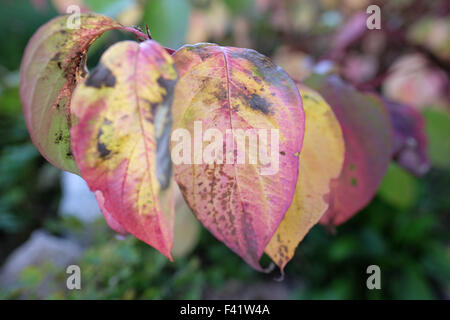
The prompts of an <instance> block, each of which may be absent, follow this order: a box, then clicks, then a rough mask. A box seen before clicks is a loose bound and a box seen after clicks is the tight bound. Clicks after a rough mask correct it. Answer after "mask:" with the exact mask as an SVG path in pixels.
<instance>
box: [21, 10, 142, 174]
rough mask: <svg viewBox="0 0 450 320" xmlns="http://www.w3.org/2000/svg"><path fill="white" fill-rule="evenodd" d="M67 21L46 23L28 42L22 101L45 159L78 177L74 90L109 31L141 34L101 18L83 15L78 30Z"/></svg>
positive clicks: (36, 141) (34, 139)
mask: <svg viewBox="0 0 450 320" xmlns="http://www.w3.org/2000/svg"><path fill="white" fill-rule="evenodd" d="M68 19H69V16H68V15H67V16H61V17H57V18H55V19H53V20H51V21H49V22H47V23H46V24H45V25H43V26H42V27H41V28H39V30H38V31H36V33H35V34H34V35H33V37H32V38H31V39H30V41H29V42H28V45H27V48H26V50H25V53H24V56H23V58H22V63H21V66H20V98H21V101H22V106H23V111H24V114H25V120H26V124H27V127H28V131H29V133H30V136H31V139H32V140H33V143H34V144H35V146H36V147H37V148H38V150H39V151H40V152H41V154H42V155H43V156H44V157H45V158H46V159H47V160H48V161H49V162H51V163H52V164H53V165H55V166H56V167H58V168H60V169H63V170H67V171H71V172H73V173H77V174H78V173H79V171H78V168H77V166H76V164H75V162H74V159H73V155H72V150H71V146H70V132H69V131H70V127H71V115H70V101H71V98H72V92H73V90H74V88H75V86H76V85H77V84H78V83H80V82H82V81H84V79H85V78H86V76H87V71H86V69H85V62H86V55H87V50H88V49H89V46H90V45H91V44H92V42H94V40H95V39H97V38H98V37H99V36H101V35H102V34H103V33H104V32H106V31H108V30H112V29H122V30H127V31H131V32H134V33H136V34H140V32H139V31H137V30H134V29H132V28H128V27H124V26H122V25H121V24H119V23H118V22H116V21H114V20H112V19H110V18H108V17H105V16H102V15H98V14H92V13H89V14H82V15H81V17H80V26H81V28H80V29H70V28H68V27H67V20H68Z"/></svg>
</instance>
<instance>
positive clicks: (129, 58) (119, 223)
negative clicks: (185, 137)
mask: <svg viewBox="0 0 450 320" xmlns="http://www.w3.org/2000/svg"><path fill="white" fill-rule="evenodd" d="M176 80H177V73H176V71H175V68H174V65H173V59H172V57H171V56H170V55H169V54H168V53H167V51H166V50H165V49H164V48H163V47H161V46H160V45H159V44H158V43H156V42H155V41H153V40H147V41H144V42H141V43H140V44H138V43H137V42H133V41H123V42H119V43H117V44H115V45H113V46H112V47H110V48H109V49H108V50H107V51H106V52H105V53H104V54H103V56H102V58H101V60H100V62H99V65H98V66H97V67H96V69H95V70H94V71H93V72H92V74H91V75H90V76H89V77H88V78H87V80H86V81H85V82H84V83H82V84H80V85H79V86H78V87H77V89H76V90H75V92H74V95H73V99H72V106H71V108H72V113H73V116H74V118H75V119H74V120H75V121H74V122H75V124H74V126H73V127H72V129H71V141H72V148H73V151H74V156H75V159H76V162H77V165H78V167H79V168H80V171H81V175H82V176H83V178H84V179H85V180H86V182H87V183H88V185H89V187H90V189H91V190H92V191H95V192H96V195H97V199H99V202H100V205H101V207H102V209H103V214H104V215H105V217H106V219H107V221H108V224H109V225H110V226H111V227H112V228H113V229H115V230H117V231H119V232H120V231H126V232H128V233H131V234H133V235H134V236H136V237H137V238H139V239H141V240H142V241H144V242H146V243H148V244H149V245H151V246H153V247H154V248H156V249H157V250H159V251H160V252H161V253H163V254H164V255H166V256H167V257H169V258H171V253H170V252H171V249H172V242H173V210H162V209H161V204H160V203H159V201H158V195H159V194H160V189H161V185H166V186H167V185H168V184H169V182H170V176H164V175H162V176H161V177H162V180H158V179H159V178H160V175H158V174H157V172H159V171H158V167H159V166H160V163H157V161H156V159H157V153H160V152H159V151H160V150H165V151H164V152H162V154H163V155H162V156H161V158H162V159H164V158H167V159H169V161H170V155H169V148H168V146H165V145H164V144H165V143H166V144H168V143H169V140H168V138H167V136H168V135H169V134H168V132H170V123H171V113H170V106H171V102H172V98H173V90H174V86H175V83H176ZM164 153H165V156H164ZM169 190H170V189H169ZM169 199H170V198H169ZM100 200H101V201H100ZM172 200H173V199H172Z"/></svg>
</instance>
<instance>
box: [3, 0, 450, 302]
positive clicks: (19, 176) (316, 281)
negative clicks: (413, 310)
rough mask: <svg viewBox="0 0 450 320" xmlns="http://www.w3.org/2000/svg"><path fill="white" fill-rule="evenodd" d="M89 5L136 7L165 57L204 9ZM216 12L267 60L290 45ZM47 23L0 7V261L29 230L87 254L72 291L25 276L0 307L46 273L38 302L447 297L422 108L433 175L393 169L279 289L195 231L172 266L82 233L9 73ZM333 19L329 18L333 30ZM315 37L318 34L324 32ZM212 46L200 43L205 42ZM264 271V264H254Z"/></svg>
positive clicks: (319, 237)
mask: <svg viewBox="0 0 450 320" xmlns="http://www.w3.org/2000/svg"><path fill="white" fill-rule="evenodd" d="M331 2H332V1H331ZM406 2H408V1H406ZM88 3H90V4H91V5H92V6H95V8H97V10H98V11H99V12H102V13H104V14H109V15H112V16H115V15H118V14H119V13H120V12H121V11H122V10H124V7H123V6H124V3H125V4H127V3H128V5H129V4H130V3H131V4H133V3H134V4H136V3H139V4H143V5H142V12H141V13H142V18H141V22H142V23H141V25H143V22H146V23H148V24H149V26H150V29H151V31H152V36H153V37H154V38H155V39H156V40H159V41H160V42H161V43H162V44H163V45H165V46H167V47H172V48H177V47H178V46H180V45H181V44H182V43H183V41H184V39H185V37H186V36H187V35H186V33H187V32H188V28H189V26H188V22H189V19H190V18H189V17H190V16H191V15H192V10H194V9H195V10H200V11H201V10H206V9H205V8H207V7H208V1H187V0H185V1H172V0H171V1H166V0H164V1H162V0H161V1H158V0H157V1H88ZM311 3H312V2H311ZM311 3H310V4H309V5H310V6H311V8H310V9H309V10H311V12H312V13H311V14H314V12H316V11H317V8H316V7H315V5H312V4H311ZM223 4H224V7H225V8H227V10H228V16H227V19H234V18H235V17H236V16H237V15H239V14H241V13H243V12H244V13H245V17H247V19H249V20H251V21H252V23H251V25H250V26H249V34H251V39H252V43H253V44H254V48H255V49H257V50H259V51H261V52H263V53H266V54H272V53H273V52H275V51H276V49H277V48H278V46H280V45H281V44H282V43H283V41H285V42H289V41H291V42H293V39H295V38H292V35H283V36H282V35H281V34H280V31H279V30H277V29H276V28H274V27H273V26H272V25H271V24H270V23H268V21H270V16H269V13H265V14H257V13H255V12H254V10H253V1H248V2H246V1H233V0H225V1H223ZM54 15H56V10H55V9H54V8H53V7H52V6H51V5H49V6H48V8H47V9H46V10H41V11H37V10H36V9H34V8H33V7H32V5H31V2H30V1H24V0H21V1H9V0H7V1H3V2H2V10H0V30H1V32H0V41H1V43H2V50H1V51H0V137H1V139H0V264H1V263H2V262H3V261H4V259H5V258H6V256H7V255H8V254H9V253H10V252H11V251H12V250H13V249H14V248H16V247H18V246H19V245H20V244H22V243H23V242H24V241H25V240H26V239H27V238H28V237H29V235H30V233H31V232H32V231H33V230H35V229H37V228H44V229H45V230H47V231H48V232H50V233H52V234H55V235H59V236H75V237H77V236H78V237H81V238H86V239H89V241H88V243H87V244H88V247H87V249H86V251H85V252H84V254H83V256H82V258H81V260H80V261H79V262H78V264H79V265H80V267H81V270H82V290H80V291H68V290H67V289H65V288H64V284H65V279H66V276H67V275H66V274H65V270H57V269H55V268H54V267H53V266H52V265H50V264H46V265H44V266H41V267H35V266H33V267H29V268H27V269H25V270H24V272H23V273H22V276H21V278H20V279H19V282H18V283H17V285H16V286H15V288H14V289H12V290H8V291H6V290H2V289H1V288H0V298H3V299H7V298H23V297H38V295H37V293H36V288H37V287H39V286H40V285H41V284H42V283H43V282H44V281H45V279H46V277H47V276H48V275H52V277H53V280H52V281H53V284H54V286H55V289H54V290H52V293H51V294H49V295H48V296H46V298H48V299H64V298H70V299H80V298H81V299H197V298H208V297H212V295H211V292H221V291H223V290H224V288H226V287H227V284H228V283H229V282H230V281H231V280H232V281H237V282H238V283H239V285H240V286H241V288H246V287H249V286H251V285H252V284H254V283H270V284H274V283H275V285H276V286H279V287H282V288H285V289H286V290H287V292H288V293H289V294H288V297H289V298H292V299H380V298H381V299H436V298H441V299H448V298H449V292H450V245H449V240H450V237H449V223H450V215H449V213H450V197H449V194H450V163H449V159H450V158H449V154H450V125H449V121H450V116H449V113H448V111H444V110H442V109H426V110H424V111H423V114H424V116H425V119H426V121H427V129H426V130H427V135H428V138H429V149H430V157H431V159H432V163H433V166H434V167H433V168H432V170H431V171H430V172H429V173H428V174H427V175H426V176H425V177H422V178H415V177H412V176H411V175H410V174H409V173H407V172H405V171H404V170H403V169H401V168H399V167H398V166H397V165H395V164H392V165H391V167H390V168H389V171H388V173H387V175H386V177H385V179H384V181H383V183H382V185H381V187H380V191H379V193H378V195H377V196H376V197H375V199H374V200H373V201H372V202H371V203H370V205H369V206H368V207H367V208H365V209H364V210H363V211H362V212H360V213H359V214H357V215H356V216H355V217H354V218H352V219H351V220H350V221H348V222H347V223H345V224H344V225H342V226H340V227H337V228H336V230H327V228H325V227H323V226H316V227H314V228H313V229H312V231H311V232H310V233H309V234H308V235H307V236H306V238H305V239H304V241H303V242H302V243H301V244H300V245H299V247H298V249H297V253H296V256H295V257H294V259H293V260H292V261H291V262H290V263H289V264H288V266H287V268H286V270H285V272H286V274H285V279H284V281H282V282H274V279H275V278H277V277H279V274H278V272H277V271H274V272H273V273H271V274H268V275H267V274H260V273H257V272H255V271H254V270H252V269H251V268H250V267H249V266H247V265H246V264H245V263H244V262H243V261H241V259H240V258H239V257H237V256H236V255H235V254H234V253H232V252H231V251H230V250H229V249H227V248H226V247H225V246H224V245H223V244H221V243H219V242H218V241H217V240H216V239H215V238H213V237H212V236H211V235H210V234H209V233H208V232H207V231H205V230H203V231H202V232H201V237H200V242H199V244H198V245H197V247H196V248H195V249H194V250H193V252H192V253H191V254H190V255H188V256H186V257H184V258H180V259H178V260H176V261H175V262H174V263H171V262H169V261H168V260H167V259H166V258H164V257H163V256H162V255H160V254H159V253H157V252H156V251H155V250H154V249H152V248H151V247H149V246H147V245H145V244H144V243H142V242H140V241H138V240H137V239H135V238H133V237H128V238H126V239H125V240H117V239H115V237H114V234H113V232H112V231H110V230H109V229H108V228H107V226H106V224H105V222H104V220H103V219H102V220H100V221H98V223H96V224H95V225H93V226H91V227H90V228H91V229H89V230H85V227H84V226H83V225H82V224H81V223H80V222H79V221H76V220H73V219H68V218H65V219H63V218H61V217H58V216H57V215H56V208H57V205H58V202H59V198H60V187H59V182H58V175H59V171H58V170H57V169H54V168H52V167H51V166H50V165H49V164H48V163H46V161H45V160H44V159H42V157H41V156H40V155H39V153H38V152H37V150H36V149H35V148H34V146H33V145H32V143H31V141H30V139H29V136H28V133H27V130H26V127H25V123H24V119H23V114H22V110H21V106H20V100H19V96H18V69H19V64H20V59H21V55H22V53H23V50H24V48H25V45H26V43H27V41H28V39H29V38H30V36H31V35H32V33H33V32H34V31H35V30H36V29H37V28H38V27H39V26H40V25H42V24H43V23H44V22H46V21H47V20H49V19H50V18H51V17H53V16H54ZM205 15H206V13H205ZM328 15H329V16H331V17H333V15H334V17H335V18H336V15H337V13H336V10H335V9H332V10H330V11H328ZM213 17H215V16H213ZM335 18H333V19H332V20H333V21H339V19H337V20H336V19H335ZM215 19H218V18H215ZM213 21H214V19H213ZM230 21H234V20H230ZM320 25H321V22H320V21H319V22H318V23H317V27H315V28H314V30H315V31H314V33H320V32H322V31H323V30H322V29H323V28H319V27H320ZM325 25H327V24H324V26H325ZM300 26H302V25H301V24H300ZM302 28H303V27H302ZM300 29H301V28H300ZM317 29H320V30H322V31H320V30H317ZM325 29H326V31H327V32H328V31H329V29H330V28H325ZM108 34H109V33H108ZM124 37H125V36H123V34H120V35H119V33H111V34H110V35H108V36H105V37H102V40H101V42H99V44H96V45H95V47H94V48H93V49H94V50H92V52H91V53H90V57H92V59H91V60H94V63H93V62H90V64H89V65H91V63H93V64H92V65H95V59H98V56H99V55H100V54H101V51H102V49H103V48H105V47H107V46H108V45H109V44H110V43H112V42H114V41H118V40H119V39H122V38H124ZM218 37H219V36H218V35H217V34H209V35H208V38H207V39H206V40H209V41H214V40H217V38H218ZM236 39H238V40H239V39H241V38H235V34H234V33H233V31H232V28H230V26H229V25H226V26H225V28H224V31H223V33H222V34H221V35H220V39H219V40H220V41H221V43H222V44H226V45H232V44H234V43H235V42H236V41H238V40H236ZM241 40H242V39H241ZM241 40H239V41H241ZM244 40H245V39H244ZM242 41H243V40H242ZM318 43H319V45H318V46H319V47H321V46H323V43H322V42H321V41H318ZM267 263H268V259H265V260H264V263H263V264H264V265H267ZM372 264H376V265H379V266H380V268H381V272H382V280H381V281H382V289H381V290H373V291H371V290H368V289H367V287H366V279H367V276H368V275H367V274H366V268H367V267H368V266H369V265H372ZM269 294H270V292H269ZM213 296H214V295H213ZM224 297H228V298H233V296H226V295H225V296H224Z"/></svg>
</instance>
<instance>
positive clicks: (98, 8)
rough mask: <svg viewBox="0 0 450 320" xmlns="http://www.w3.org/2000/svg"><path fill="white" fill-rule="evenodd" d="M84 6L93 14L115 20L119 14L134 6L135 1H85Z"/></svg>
mask: <svg viewBox="0 0 450 320" xmlns="http://www.w3.org/2000/svg"><path fill="white" fill-rule="evenodd" d="M84 2H85V4H86V6H87V7H88V8H89V9H90V10H92V11H93V12H96V13H100V14H104V15H105V16H108V17H110V18H117V17H118V16H119V15H120V14H121V13H123V12H124V11H126V10H127V9H129V8H131V7H133V6H135V5H136V2H137V1H136V0H85V1H84Z"/></svg>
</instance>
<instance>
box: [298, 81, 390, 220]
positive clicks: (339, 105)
mask: <svg viewBox="0 0 450 320" xmlns="http://www.w3.org/2000/svg"><path fill="white" fill-rule="evenodd" d="M305 84H306V85H308V86H310V87H312V88H313V89H315V90H317V91H318V92H319V93H320V94H321V95H322V96H323V97H324V99H325V100H326V101H327V102H328V104H329V105H330V106H331V108H332V109H333V112H334V114H335V115H336V118H337V119H338V121H339V124H340V125H341V128H342V133H343V135H344V141H345V160H344V166H343V169H342V172H341V174H340V176H339V178H337V179H335V180H333V181H332V183H331V192H330V199H329V203H330V207H329V208H328V210H327V212H326V213H325V214H324V215H323V216H322V218H321V223H323V224H327V225H339V224H341V223H343V222H345V221H346V220H348V219H349V218H351V217H352V216H353V215H354V214H356V213H357V212H358V211H359V210H361V209H362V208H363V207H364V206H366V205H367V204H368V203H369V201H370V200H371V199H372V198H373V196H374V195H375V193H376V191H377V189H378V187H379V185H380V183H381V180H382V179H383V177H384V175H385V173H386V171H387V168H388V165H389V163H390V160H391V155H392V146H393V144H392V140H393V132H392V126H391V122H390V117H389V113H388V111H387V109H386V107H385V105H384V104H383V102H382V101H381V100H380V99H379V98H378V97H377V96H375V95H372V94H365V93H361V92H358V91H357V90H355V89H354V88H352V87H351V86H349V85H347V84H345V83H344V82H343V81H342V80H341V79H340V78H339V77H338V76H336V75H333V76H330V77H324V76H319V75H313V76H311V77H309V78H308V79H307V80H306V81H305Z"/></svg>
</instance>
